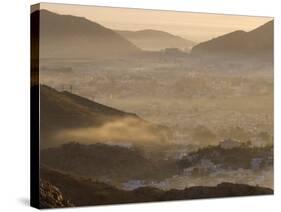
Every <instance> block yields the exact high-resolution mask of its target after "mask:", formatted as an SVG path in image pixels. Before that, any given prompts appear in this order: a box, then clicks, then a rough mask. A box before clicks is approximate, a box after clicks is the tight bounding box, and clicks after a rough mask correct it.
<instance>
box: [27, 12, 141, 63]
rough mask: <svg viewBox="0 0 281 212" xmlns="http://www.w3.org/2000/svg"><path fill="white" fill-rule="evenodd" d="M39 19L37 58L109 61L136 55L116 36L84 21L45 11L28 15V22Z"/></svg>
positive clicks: (135, 52)
mask: <svg viewBox="0 0 281 212" xmlns="http://www.w3.org/2000/svg"><path fill="white" fill-rule="evenodd" d="M39 18H40V58H57V59H58V58H74V59H75V58H111V57H122V56H128V55H131V54H137V53H139V52H140V49H139V48H137V47H136V46H135V45H133V44H132V43H130V42H129V41H127V40H126V39H125V38H123V37H122V36H120V35H119V34H118V33H116V32H114V31H112V30H110V29H108V28H105V27H103V26H102V25H100V24H98V23H95V22H92V21H90V20H88V19H86V18H83V17H76V16H71V15H59V14H56V13H52V12H50V11H47V10H40V11H39V10H37V11H35V12H33V13H32V14H31V19H32V22H34V23H36V20H38V19H39ZM35 36H36V35H35ZM32 39H37V38H36V37H34V36H33V37H32Z"/></svg>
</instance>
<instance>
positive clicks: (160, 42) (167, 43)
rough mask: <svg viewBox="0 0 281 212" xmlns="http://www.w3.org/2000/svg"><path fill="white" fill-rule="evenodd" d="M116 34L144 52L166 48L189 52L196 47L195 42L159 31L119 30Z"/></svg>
mask: <svg viewBox="0 0 281 212" xmlns="http://www.w3.org/2000/svg"><path fill="white" fill-rule="evenodd" d="M116 32H118V33H119V34H120V35H122V36H123V37H125V38H126V39H127V40H129V41H131V42H132V43H134V44H135V45H136V46H138V47H140V48H141V49H143V50H151V51H159V50H161V49H165V48H179V49H187V50H188V49H190V48H191V47H192V46H194V45H195V43H194V42H193V41H190V40H186V39H184V38H182V37H180V36H176V35H173V34H170V33H167V32H163V31H159V30H152V29H147V30H140V31H122V30H117V31H116Z"/></svg>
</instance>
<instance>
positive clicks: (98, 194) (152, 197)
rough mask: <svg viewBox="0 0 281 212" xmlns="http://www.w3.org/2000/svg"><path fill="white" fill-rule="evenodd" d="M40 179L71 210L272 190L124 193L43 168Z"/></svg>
mask: <svg viewBox="0 0 281 212" xmlns="http://www.w3.org/2000/svg"><path fill="white" fill-rule="evenodd" d="M40 177H41V178H42V179H44V180H47V181H48V182H50V183H51V184H52V185H54V186H56V187H58V188H59V189H60V191H61V192H62V193H63V195H64V198H65V199H67V200H69V201H71V202H72V203H73V204H74V205H75V206H89V205H101V204H118V203H134V202H152V201H169V200H186V199H202V198H218V197H234V196H249V195H268V194H273V190H272V189H269V188H263V187H258V186H248V185H244V184H233V183H221V184H218V185H217V186H214V187H206V186H196V187H190V188H186V189H184V190H176V189H173V190H168V191H163V190H161V189H157V188H153V187H142V188H138V189H135V190H132V191H125V190H121V189H117V188H115V187H113V186H110V185H108V184H106V183H101V182H97V181H92V180H91V179H84V178H78V177H73V176H70V175H67V174H63V173H60V172H58V171H54V170H51V169H48V168H46V167H44V168H41V169H40ZM62 207H63V206H62Z"/></svg>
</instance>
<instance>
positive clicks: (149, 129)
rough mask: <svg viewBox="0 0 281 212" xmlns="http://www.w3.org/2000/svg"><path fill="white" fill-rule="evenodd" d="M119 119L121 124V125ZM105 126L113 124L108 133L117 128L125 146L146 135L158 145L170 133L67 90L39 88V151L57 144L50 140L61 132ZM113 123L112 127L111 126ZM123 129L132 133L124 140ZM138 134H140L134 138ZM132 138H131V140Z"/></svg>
mask: <svg viewBox="0 0 281 212" xmlns="http://www.w3.org/2000/svg"><path fill="white" fill-rule="evenodd" d="M33 89H36V88H35V87H34V88H33ZM123 120H125V121H124V122H123ZM107 123H113V126H111V127H108V128H109V131H110V130H111V129H112V130H113V131H114V130H115V131H116V130H117V129H116V127H117V128H118V130H117V132H116V133H117V136H119V135H120V133H118V132H119V131H121V132H122V136H123V135H124V137H125V138H126V141H127V142H129V143H130V142H131V141H133V140H134V139H137V138H139V139H141V138H142V136H144V135H145V134H146V133H147V134H149V135H150V136H152V135H153V136H155V138H157V139H158V141H157V142H160V143H161V142H162V141H163V140H165V139H166V138H167V136H169V133H170V130H169V129H168V128H167V127H165V126H161V125H157V124H152V123H150V122H148V121H145V120H143V119H141V118H140V117H138V116H137V115H136V114H132V113H127V112H123V111H121V110H118V109H115V108H112V107H108V106H106V105H103V104H99V103H97V102H94V101H92V100H89V99H86V98H84V97H81V96H78V95H76V94H73V93H70V92H67V91H62V92H59V91H57V90H55V89H53V88H51V87H48V86H46V85H41V86H40V136H41V142H40V145H41V148H44V147H47V146H53V145H59V144H61V143H56V142H62V141H61V140H60V139H59V138H58V140H54V138H52V136H54V135H55V134H56V133H58V132H59V131H61V130H75V129H81V128H82V129H83V128H85V129H87V128H93V129H95V128H97V129H100V128H102V127H103V126H104V125H105V124H107ZM114 123H116V124H115V125H114ZM102 129H104V128H102ZM126 130H128V131H132V132H129V133H128V134H129V135H128V137H126V136H127V135H126V132H127V131H126ZM97 133H98V132H97ZM116 133H115V134H116ZM138 133H140V134H139V135H138ZM86 134H87V133H86ZM102 134H104V131H103V132H102ZM131 134H132V135H131ZM133 135H134V137H132V136H133ZM96 136H97V135H96ZM120 136H121V135H120ZM93 137H94V136H93ZM125 138H124V139H125ZM70 139H71V138H70ZM73 139H75V138H72V139H71V140H68V142H69V141H73ZM93 139H94V138H93ZM96 139H98V137H96ZM124 141H125V140H124ZM93 142H94V141H93Z"/></svg>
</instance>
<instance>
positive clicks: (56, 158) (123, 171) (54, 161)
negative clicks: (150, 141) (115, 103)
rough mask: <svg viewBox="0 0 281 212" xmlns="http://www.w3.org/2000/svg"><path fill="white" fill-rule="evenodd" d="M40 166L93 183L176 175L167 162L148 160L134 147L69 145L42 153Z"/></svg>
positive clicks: (174, 169)
mask: <svg viewBox="0 0 281 212" xmlns="http://www.w3.org/2000/svg"><path fill="white" fill-rule="evenodd" d="M40 161H41V164H45V165H47V166H48V167H52V168H54V169H57V170H61V171H64V172H67V173H71V174H75V175H79V176H86V177H91V178H94V179H101V180H110V181H115V182H125V181H128V180H130V179H159V178H161V179H163V178H165V177H167V176H169V177H170V176H172V175H173V174H175V173H176V167H172V166H170V163H168V162H167V161H165V162H166V163H164V162H162V163H161V162H157V163H156V162H154V161H151V160H150V159H147V158H146V157H145V156H144V154H143V153H142V152H141V151H140V150H138V149H137V148H135V147H122V146H117V145H106V144H99V143H98V144H90V145H83V144H79V143H67V144H63V145H62V146H60V147H56V148H48V149H44V150H41V152H40Z"/></svg>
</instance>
